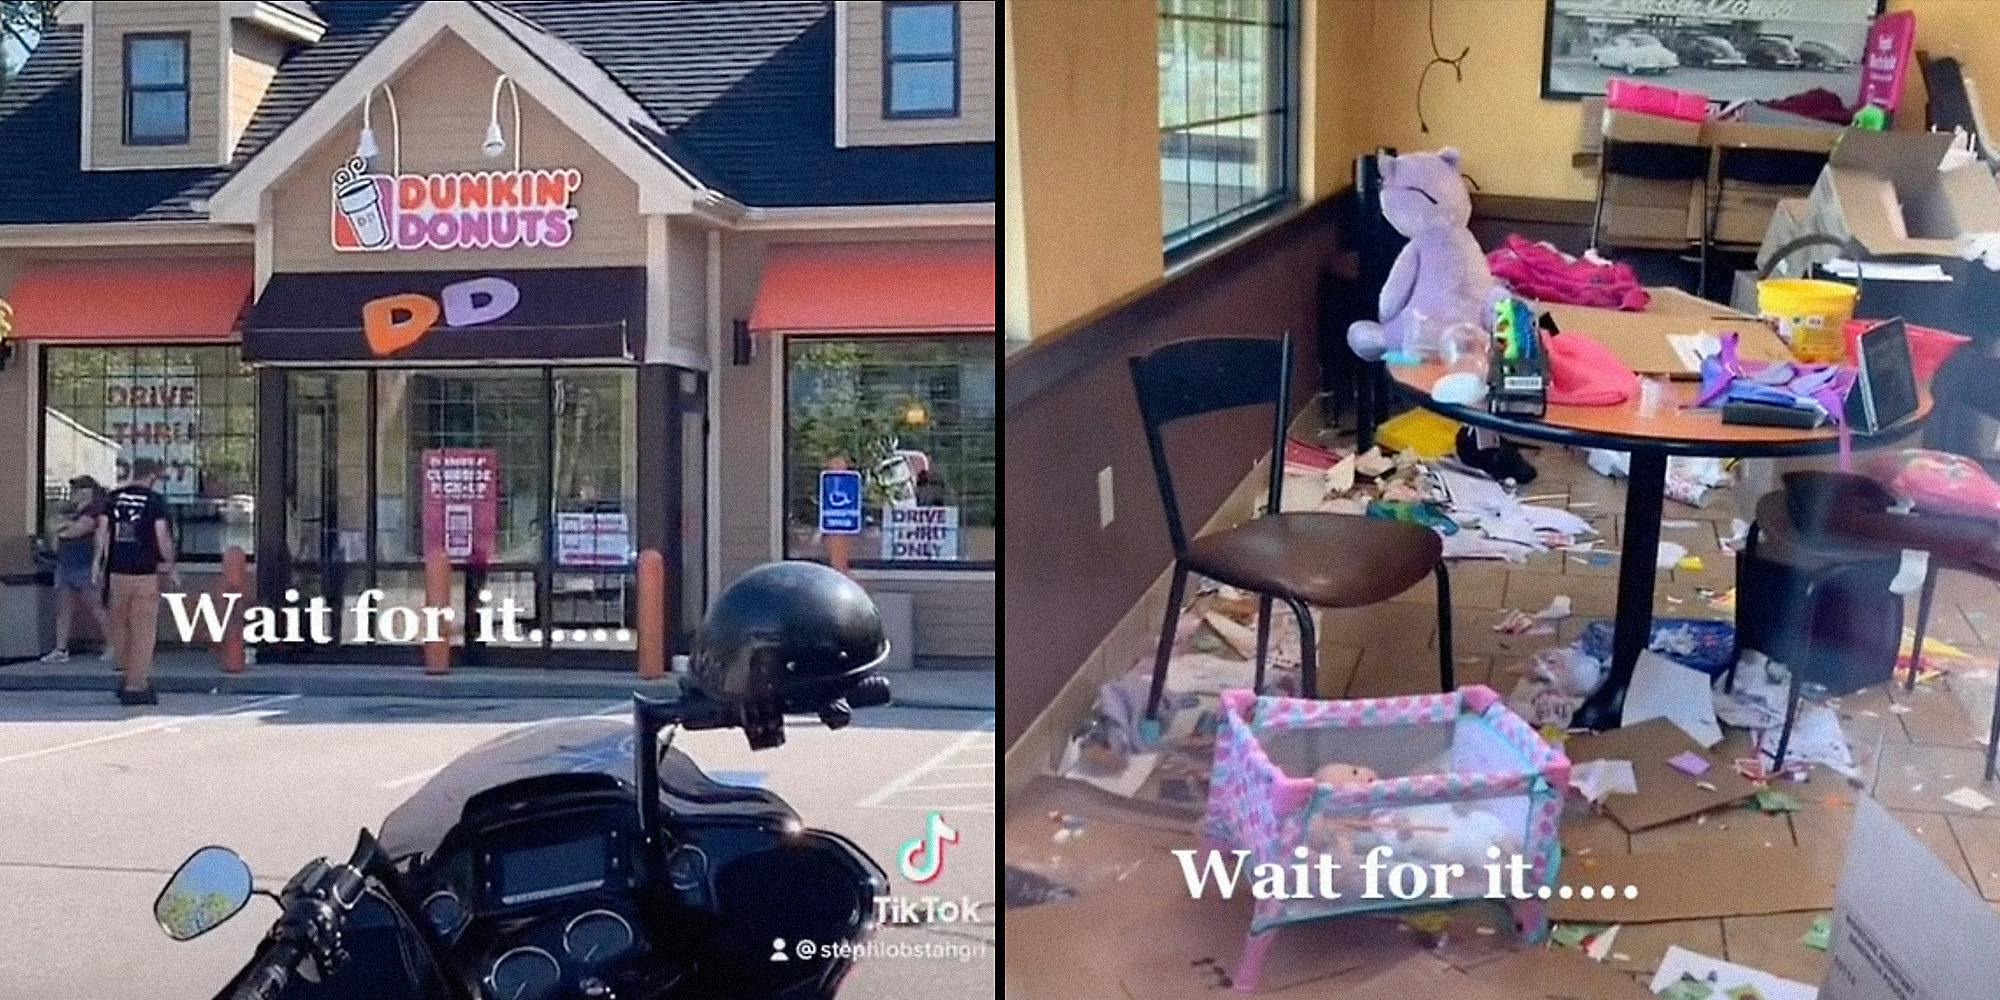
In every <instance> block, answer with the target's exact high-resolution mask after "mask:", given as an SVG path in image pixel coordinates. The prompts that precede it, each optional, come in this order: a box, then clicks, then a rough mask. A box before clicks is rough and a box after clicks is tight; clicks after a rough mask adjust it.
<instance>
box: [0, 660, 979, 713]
mask: <svg viewBox="0 0 2000 1000" xmlns="http://www.w3.org/2000/svg"><path fill="white" fill-rule="evenodd" d="M887 676H888V678H889V685H890V688H891V690H892V691H893V692H894V700H893V702H892V704H895V705H898V706H902V707H905V708H943V709H968V710H974V711H984V712H991V711H993V710H994V701H995V698H994V692H995V689H996V685H995V676H994V672H993V671H990V670H903V671H896V672H893V673H890V674H888V675H887ZM680 677H681V675H678V674H670V675H668V676H667V677H666V678H664V679H661V680H657V681H641V680H639V678H638V677H637V676H635V675H634V674H632V673H629V672H625V671H612V670H586V669H568V670H534V669H523V668H518V667H468V668H461V669H456V670H453V671H452V672H451V673H448V674H444V675H441V676H431V675H428V674H425V673H424V672H423V669H422V668H421V667H414V666H386V665H382V664H309V665H308V664H256V665H252V666H251V667H250V668H249V669H248V670H246V671H244V672H243V673H241V674H225V673H223V672H222V671H221V670H219V669H218V668H217V667H216V665H215V659H214V658H213V657H212V656H210V655H209V654H207V653H205V652H199V651H193V652H190V651H179V650H176V651H169V652H163V653H161V654H160V656H159V657H158V659H157V660H156V661H155V662H154V665H153V685H154V686H155V687H156V688H158V689H159V690H161V691H169V692H177V693H202V692H214V693H219V694H318V695H341V696H372V695H385V696H393V697H398V698H588V699H605V700H616V699H619V698H624V697H627V696H629V695H631V694H632V692H634V691H643V692H645V693H646V694H649V695H653V696H655V697H667V696H671V695H672V694H674V692H675V691H677V690H678V689H679V679H680ZM116 686H117V680H116V678H115V676H114V674H113V672H112V669H111V667H110V665H109V664H106V663H103V662H102V661H100V660H98V659H97V657H96V655H95V654H86V655H80V656H78V657H77V658H76V659H73V660H71V661H70V662H68V663H64V664H55V665H51V664H45V663H37V662H35V661H32V660H30V661H27V662H22V663H9V664H4V665H0V691H50V690H59V691H91V690H102V691H104V692H105V693H106V695H107V696H108V695H109V694H110V692H111V691H112V690H113V689H114V688H115V687H116Z"/></svg>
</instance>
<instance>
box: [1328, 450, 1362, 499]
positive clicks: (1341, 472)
mask: <svg viewBox="0 0 2000 1000" xmlns="http://www.w3.org/2000/svg"><path fill="white" fill-rule="evenodd" d="M1354 465H1355V462H1354V456H1353V455H1348V456H1347V457H1345V458H1342V459H1341V460H1340V461H1338V462H1335V463H1334V465H1333V468H1331V469H1328V470H1326V488H1327V491H1328V492H1330V493H1346V492H1347V491H1348V490H1351V489H1353V488H1354Z"/></svg>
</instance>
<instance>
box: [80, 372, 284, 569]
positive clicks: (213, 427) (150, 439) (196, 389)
mask: <svg viewBox="0 0 2000 1000" xmlns="http://www.w3.org/2000/svg"><path fill="white" fill-rule="evenodd" d="M42 358H43V362H42V399H43V401H44V406H43V412H42V501H43V502H42V522H41V523H42V526H43V529H44V531H45V532H52V531H53V530H54V527H55V524H56V522H57V521H58V519H59V518H60V516H61V513H62V509H63V506H64V504H65V503H66V502H67V501H68V499H69V480H70V479H71V478H72V477H75V476H79V475H87V476H90V477H92V478H94V479H96V480H97V481H98V482H100V483H103V484H105V486H106V487H107V488H110V487H115V486H116V485H118V483H120V482H121V481H122V480H123V479H124V476H125V474H126V472H127V471H128V470H129V468H130V465H129V463H130V462H131V460H132V459H135V458H153V459H158V460H159V461H161V462H163V463H164V464H165V465H166V474H165V476H164V477H163V478H162V479H161V481H160V484H159V491H160V492H161V493H162V494H163V495H164V496H165V497H166V500H167V506H168V510H169V511H170V513H171V516H172V518H173V527H174V538H175V540H176V544H177V545H178V546H179V549H180V553H181V557H182V558H183V559H184V560H186V561H189V562H209V561H216V560H219V559H220V558H221V556H222V551H223V550H224V549H225V548H227V547H229V546H231V545H240V546H242V547H243V550H244V551H245V552H250V551H253V550H254V548H255V544H256V543H255V531H254V515H255V507H256V497H255V494H256V475H257V468H256V460H257V448H256V438H255V435H256V429H257V403H256V397H257V394H256V383H255V380H254V379H253V377H252V375H251V372H250V368H249V367H248V366H246V365H244V364H243V363H242V361H241V359H240V358H239V356H238V353H237V348H236V347H235V346H233V345H231V346H210V347H49V348H45V349H43V351H42Z"/></svg>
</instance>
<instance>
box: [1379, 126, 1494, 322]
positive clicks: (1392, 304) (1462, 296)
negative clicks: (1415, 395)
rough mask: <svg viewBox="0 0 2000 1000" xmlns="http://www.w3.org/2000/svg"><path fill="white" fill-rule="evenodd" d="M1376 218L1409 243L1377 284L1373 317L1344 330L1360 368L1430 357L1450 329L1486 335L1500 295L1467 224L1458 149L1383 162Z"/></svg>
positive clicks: (1467, 209)
mask: <svg viewBox="0 0 2000 1000" xmlns="http://www.w3.org/2000/svg"><path fill="white" fill-rule="evenodd" d="M1382 215H1383V217H1384V218H1387V219H1388V220H1389V225H1391V226H1394V227H1395V229H1396V231H1397V232H1399V233H1401V234H1403V235H1404V236H1406V237H1409V240H1410V242H1409V243H1407V244H1405V245H1404V246H1403V249H1402V252H1400V253H1398V254H1397V255H1396V263H1395V265H1394V266H1393V267H1391V268H1390V270H1389V278H1388V280H1387V281H1385V282H1383V284H1382V294H1381V297H1380V299H1379V301H1378V303H1377V305H1378V311H1377V313H1376V315H1377V316H1378V317H1379V318H1380V319H1381V322H1379V323H1377V322H1371V321H1369V320H1361V321H1359V322H1356V323H1354V324H1352V325H1350V326H1349V327H1348V328H1347V345H1348V346H1349V347H1351V348H1353V349H1354V353H1355V354H1357V355H1359V356H1360V357H1361V358H1362V360H1364V361H1377V360H1381V359H1383V358H1384V357H1386V358H1387V359H1388V360H1389V361H1391V362H1398V361H1405V362H1407V361H1416V360H1419V359H1420V355H1421V354H1427V353H1434V352H1435V350H1436V348H1437V347H1438V346H1439V345H1442V344H1443V343H1444V340H1445V331H1446V330H1448V329H1450V328H1451V327H1452V326H1453V325H1454V324H1458V323H1470V324H1472V325H1474V326H1477V327H1480V328H1481V329H1486V328H1488V326H1489V320H1490V314H1491V307H1492V305H1493V303H1494V302H1495V301H1496V299H1497V298H1498V297H1499V296H1504V295H1505V294H1506V289H1504V288H1502V287H1500V285H1499V284H1498V283H1496V282H1495V281H1494V280H1493V274H1492V272H1490V271H1488V270H1487V269H1486V255H1485V254H1483V253H1481V252H1480V250H1479V243H1478V242H1477V241H1476V240H1474V239H1473V238H1472V232H1471V231H1470V230H1469V229H1467V228H1466V224H1467V223H1468V222H1469V221H1471V219H1472V197H1471V195H1469V194H1467V193H1466V190H1465V181H1464V179H1463V177H1462V176H1461V175H1460V174H1459V170H1458V150H1456V149H1443V150H1439V151H1438V152H1436V153H1411V154H1408V155H1405V156H1384V157H1382Z"/></svg>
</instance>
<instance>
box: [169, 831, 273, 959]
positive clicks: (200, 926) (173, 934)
mask: <svg viewBox="0 0 2000 1000" xmlns="http://www.w3.org/2000/svg"><path fill="white" fill-rule="evenodd" d="M248 902H250V866H249V865H247V864H245V863H244V862H243V859H242V858H241V857H238V856H237V854H236V852H235V851H232V850H230V849H229V848H227V847H204V848H202V849H201V850H199V851H196V852H194V853H193V854H190V855H188V859H187V860H186V861H183V862H181V866H180V868H179V869H177V870H176V871H175V872H174V877H173V878H170V879H168V880H167V885H166V888H164V889H161V890H160V895H159V896H158V898H156V899H154V900H153V919H154V920H157V921H159V923H160V929H161V930H163V931H166V932H167V936H168V937H170V938H173V939H174V940H176V941H192V940H194V939H195V938H198V937H200V936H202V935H203V934H206V933H208V932H209V931H210V930H213V929H214V928H215V927H216V926H217V925H219V924H221V923H222V922H223V921H225V920H228V919H229V918H230V917H233V916H235V915H236V914H237V911H239V910H241V909H243V905H244V904H245V903H248Z"/></svg>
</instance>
